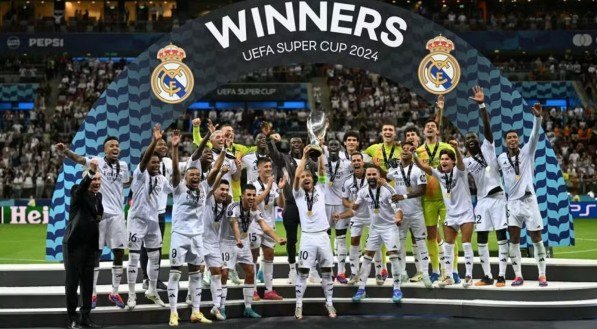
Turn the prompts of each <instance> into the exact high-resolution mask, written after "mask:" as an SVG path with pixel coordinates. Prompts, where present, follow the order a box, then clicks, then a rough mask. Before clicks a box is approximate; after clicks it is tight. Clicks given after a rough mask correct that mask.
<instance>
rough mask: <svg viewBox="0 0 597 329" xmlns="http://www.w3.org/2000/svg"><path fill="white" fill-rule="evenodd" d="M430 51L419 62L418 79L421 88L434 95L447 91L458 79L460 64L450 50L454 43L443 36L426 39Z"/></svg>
mask: <svg viewBox="0 0 597 329" xmlns="http://www.w3.org/2000/svg"><path fill="white" fill-rule="evenodd" d="M425 48H427V50H429V51H430V52H431V53H430V54H429V55H427V56H425V58H423V60H422V61H421V64H419V81H420V82H421V85H423V88H425V90H427V91H428V92H430V93H432V94H436V95H443V94H446V93H449V92H450V91H452V89H454V88H455V87H456V85H458V81H459V80H460V65H458V61H456V58H454V56H452V55H450V52H451V51H452V50H454V43H453V42H452V41H450V40H448V39H447V38H445V37H443V36H441V35H440V36H437V37H435V38H433V39H431V40H429V41H427V46H426V47H425Z"/></svg>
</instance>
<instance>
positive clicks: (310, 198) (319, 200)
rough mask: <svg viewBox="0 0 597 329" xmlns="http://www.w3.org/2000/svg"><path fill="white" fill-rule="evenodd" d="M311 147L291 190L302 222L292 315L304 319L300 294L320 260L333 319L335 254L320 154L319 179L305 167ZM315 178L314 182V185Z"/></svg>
mask: <svg viewBox="0 0 597 329" xmlns="http://www.w3.org/2000/svg"><path fill="white" fill-rule="evenodd" d="M309 150H310V147H309V146H307V147H305V149H304V151H303V152H302V159H301V162H300V163H299V166H298V168H297V169H296V173H295V175H294V181H293V184H292V193H293V195H294V200H295V201H296V206H297V208H298V212H299V215H300V224H301V229H302V233H301V245H300V252H299V268H298V271H299V275H298V278H297V279H296V309H295V311H294V317H295V318H297V319H302V318H303V295H304V294H305V290H306V289H307V277H308V275H309V269H311V268H313V267H315V264H316V262H319V266H320V268H321V278H322V281H321V286H322V288H323V293H324V295H325V307H326V309H327V311H328V316H329V317H330V318H335V317H336V316H337V315H336V309H335V308H334V305H333V303H332V298H333V294H334V281H333V279H332V266H333V265H334V254H333V253H332V248H331V245H330V237H329V235H328V234H327V230H329V229H330V224H329V222H328V220H327V216H326V212H325V194H324V191H323V189H324V185H325V184H326V179H325V171H324V165H323V155H322V156H320V157H319V166H318V168H319V170H318V175H319V178H317V177H314V175H313V173H312V172H311V171H310V170H306V169H305V167H306V166H307V160H308V155H309ZM315 180H317V185H315Z"/></svg>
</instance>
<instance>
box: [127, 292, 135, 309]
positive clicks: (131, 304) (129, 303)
mask: <svg viewBox="0 0 597 329" xmlns="http://www.w3.org/2000/svg"><path fill="white" fill-rule="evenodd" d="M126 306H128V308H129V310H133V309H134V308H135V306H137V297H135V295H129V299H128V300H127V301H126Z"/></svg>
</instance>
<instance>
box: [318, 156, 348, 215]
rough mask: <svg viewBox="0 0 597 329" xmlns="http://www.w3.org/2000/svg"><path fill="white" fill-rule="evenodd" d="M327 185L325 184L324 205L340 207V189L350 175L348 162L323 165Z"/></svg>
mask: <svg viewBox="0 0 597 329" xmlns="http://www.w3.org/2000/svg"><path fill="white" fill-rule="evenodd" d="M325 168H326V176H327V183H326V184H325V189H324V193H325V204H327V205H333V206H340V205H342V187H343V186H344V181H346V180H347V179H348V178H350V176H351V175H352V166H351V165H350V161H348V160H339V161H336V162H328V163H327V164H325Z"/></svg>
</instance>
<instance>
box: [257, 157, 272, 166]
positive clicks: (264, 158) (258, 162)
mask: <svg viewBox="0 0 597 329" xmlns="http://www.w3.org/2000/svg"><path fill="white" fill-rule="evenodd" d="M267 162H272V159H271V158H270V157H267V156H266V157H263V158H257V167H259V165H261V164H262V163H267Z"/></svg>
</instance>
